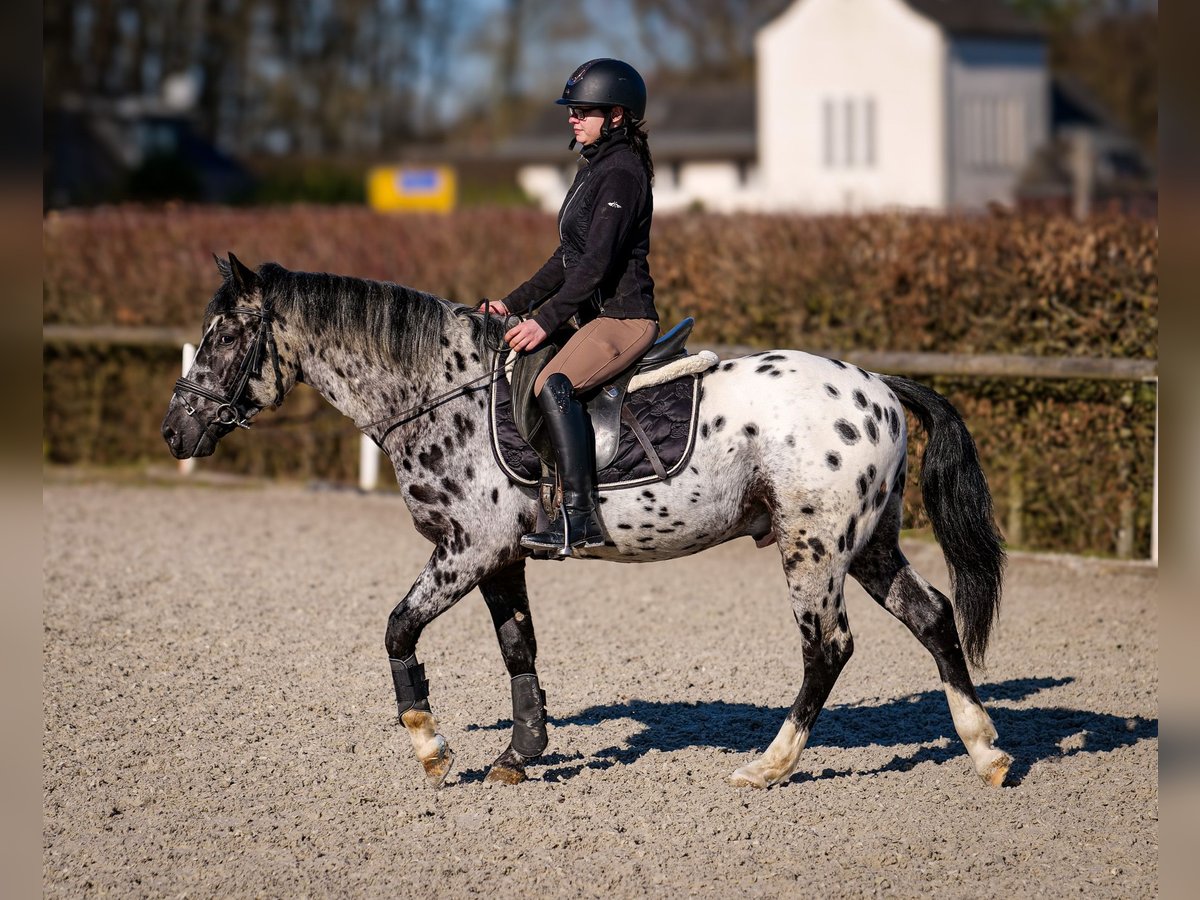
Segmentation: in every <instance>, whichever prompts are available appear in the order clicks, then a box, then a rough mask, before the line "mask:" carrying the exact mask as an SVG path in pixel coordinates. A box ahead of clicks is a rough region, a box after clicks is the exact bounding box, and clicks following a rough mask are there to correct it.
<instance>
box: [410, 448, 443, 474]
mask: <svg viewBox="0 0 1200 900" xmlns="http://www.w3.org/2000/svg"><path fill="white" fill-rule="evenodd" d="M417 459H418V460H419V461H420V463H421V466H422V467H423V468H425V469H427V470H428V471H430V472H441V471H442V469H444V468H445V467H446V455H445V454H444V453H443V452H442V448H441V447H439V446H438V445H437V444H430V445H429V449H428V450H427V451H425V452H424V453H419V454H417Z"/></svg>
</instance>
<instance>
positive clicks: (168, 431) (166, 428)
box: [162, 425, 175, 444]
mask: <svg viewBox="0 0 1200 900" xmlns="http://www.w3.org/2000/svg"><path fill="white" fill-rule="evenodd" d="M162 436H163V440H165V441H166V442H167V443H168V444H169V443H171V442H172V441H173V440H175V429H174V428H172V427H171V426H170V425H163V427H162Z"/></svg>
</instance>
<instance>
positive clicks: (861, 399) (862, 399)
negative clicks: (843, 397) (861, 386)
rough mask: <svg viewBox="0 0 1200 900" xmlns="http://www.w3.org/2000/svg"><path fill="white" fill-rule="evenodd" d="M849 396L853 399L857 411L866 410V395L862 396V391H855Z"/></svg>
mask: <svg viewBox="0 0 1200 900" xmlns="http://www.w3.org/2000/svg"><path fill="white" fill-rule="evenodd" d="M851 396H852V397H854V405H855V406H857V407H858V408H859V409H866V408H867V395H866V394H864V393H863V392H862V391H858V390H856V391H855V392H854V393H853V394H852V395H851Z"/></svg>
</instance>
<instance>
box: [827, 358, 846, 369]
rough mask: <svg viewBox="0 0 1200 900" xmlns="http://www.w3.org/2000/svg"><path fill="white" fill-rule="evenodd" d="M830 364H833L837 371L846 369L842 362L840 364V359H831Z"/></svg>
mask: <svg viewBox="0 0 1200 900" xmlns="http://www.w3.org/2000/svg"><path fill="white" fill-rule="evenodd" d="M830 362H831V363H833V364H834V365H835V366H837V367H838V368H839V369H844V368H846V364H845V363H844V362H842V361H841V360H840V359H831V360H830Z"/></svg>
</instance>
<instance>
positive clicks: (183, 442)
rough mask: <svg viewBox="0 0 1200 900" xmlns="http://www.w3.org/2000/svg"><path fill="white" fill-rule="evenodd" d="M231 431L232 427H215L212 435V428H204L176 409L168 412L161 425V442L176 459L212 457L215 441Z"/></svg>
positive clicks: (192, 418)
mask: <svg viewBox="0 0 1200 900" xmlns="http://www.w3.org/2000/svg"><path fill="white" fill-rule="evenodd" d="M231 430H232V426H229V427H228V428H226V427H224V426H221V425H217V426H216V428H215V431H216V433H215V434H214V433H213V432H214V429H213V428H207V427H205V426H204V425H203V424H202V423H200V422H198V421H197V420H196V419H195V418H194V417H192V416H189V415H187V414H186V413H185V412H184V411H183V409H182V408H178V407H173V408H172V409H170V410H168V412H167V415H166V417H165V418H164V419H163V423H162V436H163V440H164V441H166V442H167V447H168V448H170V450H171V455H172V456H174V457H175V458H176V459H192V458H195V457H201V456H212V455H213V452H214V451H215V450H216V449H217V441H219V440H220V439H221V437H222V436H223V435H224V434H227V433H228V432H229V431H231Z"/></svg>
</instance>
